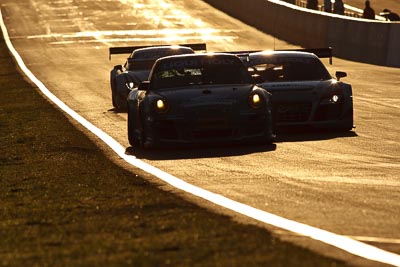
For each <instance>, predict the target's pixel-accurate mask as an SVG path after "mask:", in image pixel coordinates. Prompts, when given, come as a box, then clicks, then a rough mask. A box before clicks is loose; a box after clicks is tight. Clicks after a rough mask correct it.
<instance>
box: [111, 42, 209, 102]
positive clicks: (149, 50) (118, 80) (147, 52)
mask: <svg viewBox="0 0 400 267" xmlns="http://www.w3.org/2000/svg"><path fill="white" fill-rule="evenodd" d="M195 50H196V51H197V50H203V51H205V50H206V44H202V43H201V44H184V45H179V46H170V45H163V46H130V47H111V48H110V58H111V55H113V54H127V53H130V56H129V57H128V58H127V60H126V62H125V64H124V66H122V65H116V66H114V68H113V69H112V70H111V72H110V84H111V98H112V105H113V106H114V107H115V108H116V109H126V107H127V105H126V98H127V96H128V94H129V92H130V91H131V90H132V88H135V87H137V86H138V85H139V83H140V82H141V81H143V80H146V79H147V78H148V75H149V73H150V69H151V67H152V66H153V64H154V62H155V61H156V60H157V59H159V58H161V57H165V56H171V55H181V54H193V53H195Z"/></svg>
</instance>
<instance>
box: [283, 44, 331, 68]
mask: <svg viewBox="0 0 400 267" xmlns="http://www.w3.org/2000/svg"><path fill="white" fill-rule="evenodd" d="M275 51H298V52H307V53H313V54H315V55H316V56H317V57H319V58H329V64H331V65H332V58H333V49H332V47H326V48H301V49H284V50H275Z"/></svg>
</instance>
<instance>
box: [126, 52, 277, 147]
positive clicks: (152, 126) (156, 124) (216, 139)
mask: <svg viewBox="0 0 400 267" xmlns="http://www.w3.org/2000/svg"><path fill="white" fill-rule="evenodd" d="M274 137H275V135H274V133H273V127H272V119H271V109H270V94H269V93H268V92H267V91H266V90H264V89H262V88H259V87H257V86H254V85H253V83H252V79H251V76H250V74H249V73H248V71H247V69H246V67H245V65H244V64H243V62H242V61H241V60H240V59H239V58H238V57H237V56H235V55H231V54H222V53H221V54H193V55H180V56H170V57H164V58H161V59H158V60H157V61H156V62H155V64H154V66H153V68H152V70H151V73H150V75H149V80H148V81H144V82H142V83H141V84H140V85H139V87H138V88H137V89H133V90H132V91H131V92H130V93H129V95H128V139H129V143H130V145H131V146H133V147H144V148H149V147H162V146H165V145H172V144H175V145H180V144H183V145H184V144H205V143H209V144H222V143H224V144H226V143H241V142H261V143H264V144H268V143H271V142H273V140H274Z"/></svg>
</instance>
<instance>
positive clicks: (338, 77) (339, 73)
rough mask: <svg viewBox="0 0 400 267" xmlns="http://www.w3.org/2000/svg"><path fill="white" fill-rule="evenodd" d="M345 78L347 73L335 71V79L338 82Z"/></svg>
mask: <svg viewBox="0 0 400 267" xmlns="http://www.w3.org/2000/svg"><path fill="white" fill-rule="evenodd" d="M344 77H347V73H346V72H344V71H337V72H336V79H337V80H338V81H340V78H344Z"/></svg>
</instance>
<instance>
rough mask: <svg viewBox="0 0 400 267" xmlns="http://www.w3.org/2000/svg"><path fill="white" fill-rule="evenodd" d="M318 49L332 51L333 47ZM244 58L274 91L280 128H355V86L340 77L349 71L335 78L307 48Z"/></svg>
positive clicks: (256, 75)
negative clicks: (306, 50)
mask: <svg viewBox="0 0 400 267" xmlns="http://www.w3.org/2000/svg"><path fill="white" fill-rule="evenodd" d="M316 51H317V52H321V53H322V54H324V55H325V56H326V55H327V53H326V52H328V56H329V57H331V55H332V54H331V50H326V49H325V50H323V49H319V50H316ZM329 53H330V54H329ZM326 57H327V56H326ZM241 58H242V60H243V61H244V62H245V63H246V65H247V66H248V67H249V71H250V72H251V73H252V74H253V77H256V79H257V84H258V85H259V86H260V87H262V88H264V89H266V90H267V91H268V92H270V93H271V94H272V111H273V116H274V122H275V125H276V126H277V129H287V128H288V127H289V128H293V126H306V127H312V128H319V129H329V130H339V131H349V130H351V129H353V96H352V95H353V94H352V87H351V85H350V84H347V83H344V82H341V81H340V78H343V77H346V76H347V74H346V73H345V72H340V71H338V72H336V79H334V78H332V77H331V75H330V74H329V72H328V70H327V69H326V67H325V66H324V64H323V63H322V62H321V60H320V59H319V58H318V57H317V56H316V55H315V54H314V53H309V52H304V51H264V52H254V53H249V54H248V55H247V56H245V57H243V56H242V57H241Z"/></svg>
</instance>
